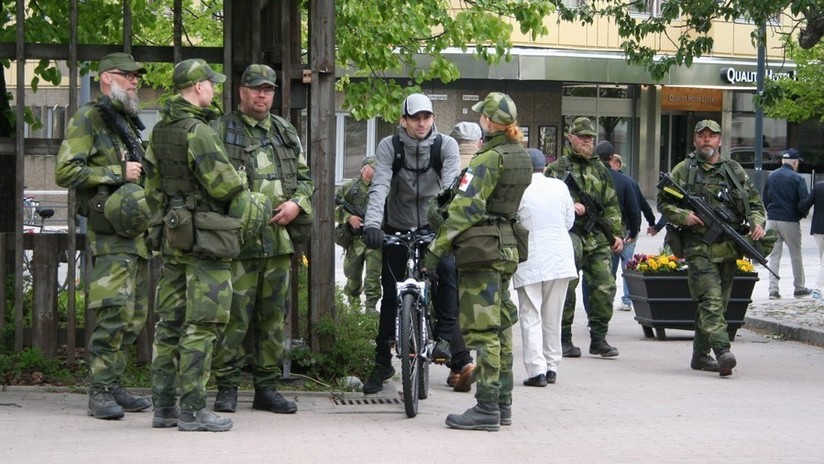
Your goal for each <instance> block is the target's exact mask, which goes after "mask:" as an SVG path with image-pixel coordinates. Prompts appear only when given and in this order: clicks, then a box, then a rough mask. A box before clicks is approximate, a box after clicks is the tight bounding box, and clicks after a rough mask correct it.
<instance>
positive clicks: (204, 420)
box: [177, 408, 233, 432]
mask: <svg viewBox="0 0 824 464" xmlns="http://www.w3.org/2000/svg"><path fill="white" fill-rule="evenodd" d="M232 425H233V424H232V419H227V418H225V417H220V416H218V415H217V414H215V413H213V412H212V411H209V410H208V409H206V408H203V409H201V410H200V411H180V418H179V419H178V420H177V429H178V430H180V431H181V432H225V431H227V430H229V429H231V428H232Z"/></svg>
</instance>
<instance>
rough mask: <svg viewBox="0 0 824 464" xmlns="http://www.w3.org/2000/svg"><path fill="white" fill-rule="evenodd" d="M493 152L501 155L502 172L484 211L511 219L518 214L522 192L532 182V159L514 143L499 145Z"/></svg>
mask: <svg viewBox="0 0 824 464" xmlns="http://www.w3.org/2000/svg"><path fill="white" fill-rule="evenodd" d="M493 150H494V151H497V152H498V153H500V154H501V158H502V159H503V170H502V173H501V177H500V178H499V179H498V183H497V185H496V186H495V190H493V191H492V195H490V197H489V198H488V199H487V201H486V209H487V211H488V212H489V213H492V214H495V215H498V216H503V217H505V218H507V219H512V218H513V217H514V216H515V213H517V212H518V206H519V205H520V202H521V197H522V196H523V194H524V191H525V190H526V188H527V187H529V184H530V182H532V159H531V158H530V157H529V155H527V153H526V152H525V151H524V149H523V148H522V147H521V146H520V145H518V144H514V143H508V144H505V145H499V146H497V147H495V148H493Z"/></svg>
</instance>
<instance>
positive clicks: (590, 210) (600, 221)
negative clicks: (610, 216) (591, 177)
mask: <svg viewBox="0 0 824 464" xmlns="http://www.w3.org/2000/svg"><path fill="white" fill-rule="evenodd" d="M561 180H562V181H563V182H564V183H565V184H566V186H567V188H569V192H570V193H571V194H572V195H573V196H575V197H577V198H578V201H579V202H581V204H583V205H584V208H585V209H586V212H585V213H584V216H585V217H586V219H587V222H586V224H584V232H585V233H590V232H591V231H592V229H593V228H594V227H595V226H598V230H600V231H601V233H603V234H604V237H606V238H607V241H608V242H609V246H610V247H611V246H612V245H613V244H614V243H615V235H613V234H612V226H611V225H610V223H609V221H607V220H606V219H605V218H604V205H603V204H602V203H601V201H600V200H598V199H597V198H594V197H592V196H591V195H590V194H588V193H586V192H584V191H583V190H581V188H580V187H579V186H578V183H577V182H575V178H574V177H572V173H571V172H567V173H566V174H565V175H564V177H563V178H562V179H561Z"/></svg>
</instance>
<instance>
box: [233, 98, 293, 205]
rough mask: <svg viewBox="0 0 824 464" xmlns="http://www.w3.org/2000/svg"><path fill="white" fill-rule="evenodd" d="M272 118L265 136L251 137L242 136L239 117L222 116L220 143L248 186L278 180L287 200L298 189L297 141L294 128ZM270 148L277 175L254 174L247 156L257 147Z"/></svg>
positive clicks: (242, 130) (279, 119) (283, 121)
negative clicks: (224, 130)
mask: <svg viewBox="0 0 824 464" xmlns="http://www.w3.org/2000/svg"><path fill="white" fill-rule="evenodd" d="M270 116H271V117H272V130H270V131H269V133H268V134H266V136H265V137H261V138H259V139H258V138H254V137H250V136H248V135H246V133H245V131H244V123H243V121H242V120H241V117H240V114H239V113H237V112H234V113H232V114H230V115H227V116H225V117H224V122H225V124H226V132H225V134H224V137H223V142H224V145H225V147H226V152H227V154H228V155H229V160H230V161H231V163H232V165H233V166H234V167H235V169H237V171H238V172H239V173H241V174H243V173H245V174H246V176H247V179H248V181H249V185H250V186H255V185H256V184H255V182H254V181H255V180H256V179H266V180H276V179H280V181H281V184H282V185H283V191H284V194H285V195H286V196H287V197H289V196H291V195H292V194H294V193H295V191H297V189H298V177H297V173H298V154H299V153H300V139H299V138H298V134H297V132H296V131H295V129H294V128H293V127H292V126H291V125H290V124H289V123H288V122H287V121H286V120H285V119H283V118H281V117H279V116H276V115H270ZM270 146H271V147H272V148H271V149H272V150H273V151H274V153H275V164H276V167H277V172H274V173H268V174H257V173H256V172H255V166H254V162H253V161H252V160H251V159H250V156H252V154H253V153H254V152H255V151H257V150H258V149H260V148H267V147H270Z"/></svg>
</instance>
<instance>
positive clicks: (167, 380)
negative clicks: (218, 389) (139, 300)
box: [152, 256, 232, 411]
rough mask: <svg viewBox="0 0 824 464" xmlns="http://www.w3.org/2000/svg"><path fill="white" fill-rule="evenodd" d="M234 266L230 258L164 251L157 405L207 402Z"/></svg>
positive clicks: (155, 367) (186, 406) (188, 406)
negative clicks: (178, 402)
mask: <svg viewBox="0 0 824 464" xmlns="http://www.w3.org/2000/svg"><path fill="white" fill-rule="evenodd" d="M231 304H232V271H231V269H230V267H229V262H228V261H217V260H210V259H200V258H195V257H192V256H183V257H180V256H164V257H163V271H162V274H161V276H160V281H159V282H158V289H157V316H158V321H157V325H156V326H155V341H154V358H153V359H152V399H153V400H154V405H155V407H167V406H172V405H174V404H175V399H176V394H175V391H176V390H175V389H176V387H177V386H178V383H179V386H180V391H181V397H180V408H181V409H183V410H186V411H198V410H200V409H203V408H205V407H206V382H207V381H208V380H209V375H210V370H211V366H212V350H213V349H214V344H215V340H217V338H218V336H219V335H220V333H221V332H222V331H223V328H224V327H225V326H226V323H227V322H228V320H229V307H230V306H231Z"/></svg>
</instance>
